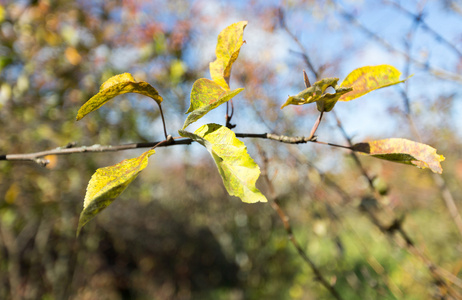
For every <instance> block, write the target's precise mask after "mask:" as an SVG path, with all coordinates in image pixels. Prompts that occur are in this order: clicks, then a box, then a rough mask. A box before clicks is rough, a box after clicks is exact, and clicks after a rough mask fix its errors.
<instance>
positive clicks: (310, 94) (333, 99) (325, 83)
mask: <svg viewBox="0 0 462 300" xmlns="http://www.w3.org/2000/svg"><path fill="white" fill-rule="evenodd" d="M337 82H338V78H324V79H321V80H319V81H316V82H315V83H314V84H313V85H312V86H310V87H309V88H306V89H304V90H303V91H301V92H300V93H298V94H297V95H295V96H290V97H289V98H288V99H287V101H286V102H285V103H284V104H283V105H282V106H281V108H284V107H286V106H288V105H290V104H291V105H302V104H307V103H313V102H316V105H317V108H318V110H319V111H331V110H332V108H334V106H335V104H336V103H337V101H338V99H339V98H340V97H341V96H343V95H344V94H346V93H348V92H350V91H351V90H352V88H349V87H340V86H338V85H337ZM328 87H332V88H334V90H335V93H333V94H330V93H326V89H327V88H328Z"/></svg>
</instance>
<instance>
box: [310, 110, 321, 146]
mask: <svg viewBox="0 0 462 300" xmlns="http://www.w3.org/2000/svg"><path fill="white" fill-rule="evenodd" d="M323 114H324V111H321V113H320V114H319V117H318V119H317V120H316V122H315V123H314V125H313V128H311V132H310V137H309V140H310V141H311V140H312V139H313V138H314V134H315V133H316V130H317V129H318V127H319V124H320V123H321V120H322V116H323ZM315 140H316V139H315Z"/></svg>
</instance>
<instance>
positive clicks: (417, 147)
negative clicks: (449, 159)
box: [352, 138, 444, 174]
mask: <svg viewBox="0 0 462 300" xmlns="http://www.w3.org/2000/svg"><path fill="white" fill-rule="evenodd" d="M352 150H353V151H358V152H361V153H365V154H368V155H370V156H373V157H377V158H380V159H385V160H390V161H394V162H398V163H403V164H409V165H414V166H416V167H418V168H421V169H424V168H429V169H430V170H432V171H433V172H434V173H439V174H441V173H442V172H443V168H442V167H441V164H440V162H442V161H444V156H443V155H439V154H437V153H436V149H435V148H433V147H430V146H428V145H425V144H421V143H417V142H413V141H410V140H406V139H399V138H392V139H384V140H378V141H371V142H367V143H359V144H355V145H354V146H353V147H352Z"/></svg>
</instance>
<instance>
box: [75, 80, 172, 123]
mask: <svg viewBox="0 0 462 300" xmlns="http://www.w3.org/2000/svg"><path fill="white" fill-rule="evenodd" d="M126 93H137V94H141V95H144V96H148V97H150V98H152V99H153V100H154V101H156V102H157V104H159V105H160V103H161V102H162V100H163V99H162V97H161V96H160V95H159V93H158V92H157V90H156V89H155V88H154V87H153V86H152V85H150V84H149V83H147V82H145V81H136V80H135V79H134V78H133V76H132V75H131V74H129V73H123V74H119V75H115V76H112V77H111V78H109V79H108V80H106V82H104V83H103V84H102V85H101V88H100V89H99V93H98V94H96V95H94V96H93V97H91V98H90V100H88V101H87V102H85V104H84V105H82V107H80V109H79V111H78V113H77V117H76V119H77V121H79V120H80V119H82V118H83V117H85V116H86V115H87V114H89V113H91V112H92V111H95V110H97V109H98V108H100V107H101V106H103V105H104V104H105V103H106V102H108V101H109V100H111V99H112V98H114V97H115V96H118V95H122V94H126Z"/></svg>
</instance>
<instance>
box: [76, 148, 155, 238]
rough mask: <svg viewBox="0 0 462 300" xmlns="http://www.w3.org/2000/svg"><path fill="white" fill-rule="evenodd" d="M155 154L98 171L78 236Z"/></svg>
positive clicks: (144, 155)
mask: <svg viewBox="0 0 462 300" xmlns="http://www.w3.org/2000/svg"><path fill="white" fill-rule="evenodd" d="M154 153H155V151H154V150H149V151H146V152H144V153H143V154H141V155H140V156H138V157H135V158H131V159H126V160H123V161H121V162H120V163H118V164H116V165H113V166H109V167H105V168H100V169H98V170H96V172H95V173H94V174H93V176H92V177H91V179H90V182H89V183H88V186H87V193H86V194H85V200H84V202H83V211H82V213H81V214H80V219H79V227H78V229H77V235H78V234H79V233H80V230H81V229H82V227H83V226H84V225H85V224H86V223H88V221H90V220H91V219H92V218H93V217H95V216H96V215H97V214H98V213H100V212H101V211H102V210H103V209H105V208H106V207H108V206H109V204H111V203H112V202H113V201H114V199H115V198H117V197H118V196H119V195H120V194H121V193H122V192H123V191H124V190H125V188H126V187H127V186H128V185H129V184H130V183H131V182H132V181H133V180H134V179H135V178H136V176H138V174H139V173H140V172H141V170H143V169H144V168H145V167H146V166H147V164H148V157H149V156H151V155H152V154H154Z"/></svg>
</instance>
